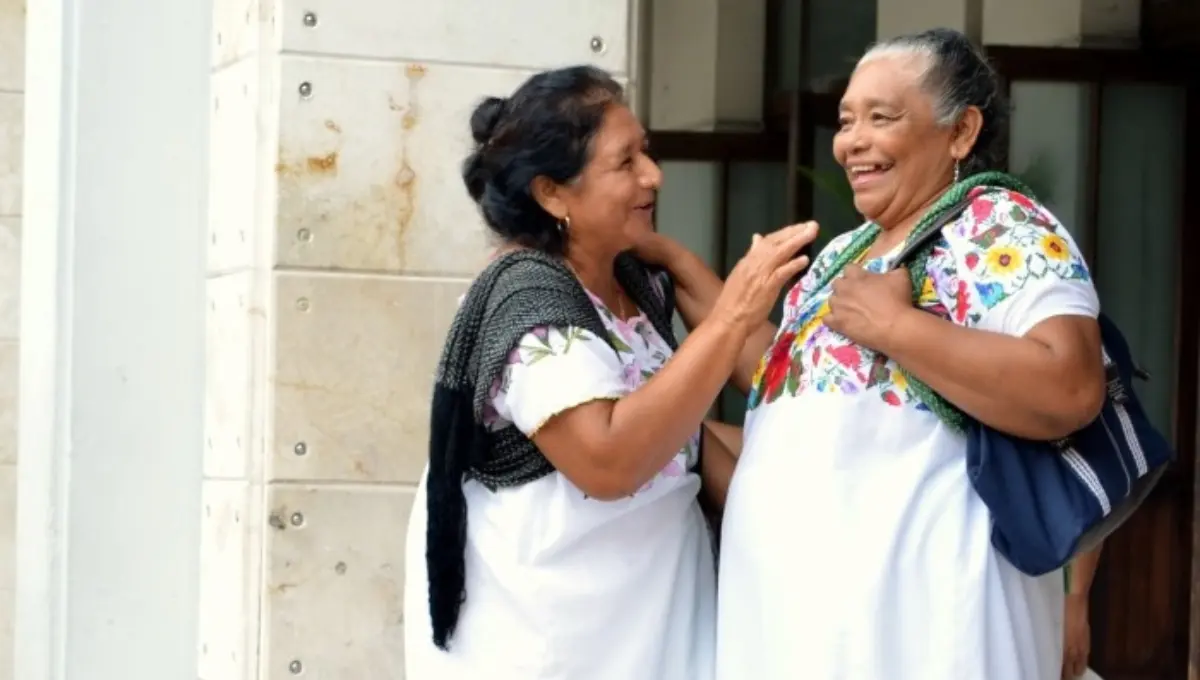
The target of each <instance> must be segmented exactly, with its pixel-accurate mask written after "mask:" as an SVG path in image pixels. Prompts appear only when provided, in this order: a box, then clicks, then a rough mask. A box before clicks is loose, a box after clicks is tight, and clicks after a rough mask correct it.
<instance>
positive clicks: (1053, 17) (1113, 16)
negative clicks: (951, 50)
mask: <svg viewBox="0 0 1200 680" xmlns="http://www.w3.org/2000/svg"><path fill="white" fill-rule="evenodd" d="M983 6H984V11H983V17H984V31H983V40H984V42H985V43H987V44H988V45H1012V46H1020V47H1110V48H1111V47H1137V45H1138V43H1139V33H1140V28H1141V18H1142V15H1141V11H1142V3H1141V2H1140V0H1105V1H1104V2H1093V1H1092V0H1056V1H1055V2H1044V1H1043V0H983Z"/></svg>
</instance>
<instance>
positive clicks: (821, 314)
mask: <svg viewBox="0 0 1200 680" xmlns="http://www.w3.org/2000/svg"><path fill="white" fill-rule="evenodd" d="M826 316H829V299H828V298H826V300H825V301H824V302H822V303H821V306H820V307H819V308H817V311H816V313H815V314H813V315H812V318H811V319H809V320H808V323H806V324H804V325H803V326H801V327H800V329H799V330H797V331H796V344H798V345H800V346H804V343H805V342H808V338H809V337H810V336H811V335H812V334H813V332H814V331H816V330H817V328H818V327H819V326H820V325H821V324H822V323H824V322H825V317H826Z"/></svg>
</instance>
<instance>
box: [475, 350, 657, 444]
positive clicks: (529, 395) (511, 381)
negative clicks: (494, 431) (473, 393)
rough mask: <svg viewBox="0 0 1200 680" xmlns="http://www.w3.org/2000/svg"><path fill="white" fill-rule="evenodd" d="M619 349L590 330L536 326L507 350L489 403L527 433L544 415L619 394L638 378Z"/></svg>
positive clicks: (548, 416)
mask: <svg viewBox="0 0 1200 680" xmlns="http://www.w3.org/2000/svg"><path fill="white" fill-rule="evenodd" d="M627 372H628V371H627V370H626V369H625V368H624V367H623V366H622V364H621V361H620V359H619V358H618V357H617V353H616V352H615V351H614V350H613V348H612V347H611V346H609V345H608V343H606V342H605V341H604V340H602V339H601V338H599V337H597V336H596V335H595V334H594V333H592V332H591V331H588V330H585V329H583V328H577V327H567V328H537V329H534V330H533V331H532V332H530V333H528V334H526V335H525V337H523V338H522V339H521V341H520V342H519V343H518V344H517V347H516V348H515V349H514V350H513V351H512V352H511V353H510V354H509V357H508V363H507V365H506V366H505V369H504V373H503V375H502V376H501V379H500V380H499V381H498V384H497V385H495V386H493V388H492V402H491V406H492V408H493V409H494V411H495V413H496V414H497V415H498V416H499V417H500V418H502V419H504V420H507V421H508V422H511V423H512V424H513V425H515V426H516V427H517V429H519V430H520V431H521V432H522V433H524V434H525V435H526V436H533V435H534V434H535V433H536V432H537V431H538V430H539V429H540V428H541V427H542V426H543V425H545V424H546V422H547V421H548V420H550V419H551V418H553V417H554V416H556V415H558V414H560V413H563V412H564V411H568V410H570V409H572V408H574V407H576V406H579V405H581V404H586V403H588V402H592V401H596V400H598V399H620V398H621V397H623V396H625V395H626V394H629V392H631V391H632V389H633V388H632V385H636V384H637V382H636V381H637V378H638V376H636V375H626V373H627Z"/></svg>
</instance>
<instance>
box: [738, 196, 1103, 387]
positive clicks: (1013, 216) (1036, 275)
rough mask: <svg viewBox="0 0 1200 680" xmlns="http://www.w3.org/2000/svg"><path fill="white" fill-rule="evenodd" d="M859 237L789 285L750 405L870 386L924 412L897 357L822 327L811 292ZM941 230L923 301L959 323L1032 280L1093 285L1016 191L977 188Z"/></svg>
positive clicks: (819, 303)
mask: <svg viewBox="0 0 1200 680" xmlns="http://www.w3.org/2000/svg"><path fill="white" fill-rule="evenodd" d="M865 227H866V225H864V226H863V227H860V229H863V228H865ZM857 233H858V230H855V231H853V232H850V233H848V234H843V235H842V236H839V237H838V238H836V239H834V241H833V242H832V243H830V244H829V246H828V247H826V249H825V250H824V251H823V252H822V253H821V254H820V255H819V256H818V257H817V258H816V261H815V262H814V264H813V266H812V268H811V270H810V271H809V272H808V274H806V275H805V277H804V278H803V279H802V280H801V282H800V283H799V284H797V285H796V286H795V287H794V288H793V289H792V290H791V291H789V293H788V296H787V298H786V303H785V309H784V315H783V316H784V322H783V324H782V325H781V327H780V330H779V333H778V334H777V336H776V338H775V342H774V344H773V346H772V347H771V349H770V350H769V351H768V352H767V354H766V355H765V356H764V357H763V359H762V361H761V362H760V364H759V369H758V375H757V376H756V380H755V383H754V384H755V385H756V388H755V389H753V390H752V391H751V394H750V396H749V399H748V401H747V408H748V409H754V408H757V407H758V406H760V405H762V404H769V403H771V402H773V401H775V400H777V399H779V398H781V397H784V396H796V395H797V394H800V393H802V392H804V391H805V390H806V389H809V388H810V387H811V388H812V389H815V390H817V391H818V392H827V393H838V394H859V393H862V392H872V393H875V394H878V395H879V398H880V399H882V400H883V401H884V402H885V403H887V404H890V405H892V406H906V405H911V406H913V407H914V408H918V409H926V407H925V405H924V404H923V403H921V402H920V400H919V399H917V398H916V396H915V395H913V394H912V392H911V391H910V390H909V388H908V383H907V381H906V380H905V379H904V376H903V375H902V374H901V373H900V371H899V370H897V367H896V365H895V364H894V363H893V362H891V361H889V360H887V359H886V358H885V357H881V356H880V355H878V354H876V353H875V352H872V351H870V350H866V349H863V348H860V347H858V346H857V345H855V344H854V343H852V342H850V341H849V340H848V339H847V338H845V337H843V336H841V335H839V334H838V333H835V332H833V331H831V330H830V329H829V328H827V327H826V326H825V325H824V323H823V321H822V318H823V317H824V316H825V314H826V313H827V312H828V295H829V291H828V290H824V291H812V290H809V287H810V286H811V285H812V284H813V282H814V281H816V280H817V278H819V277H820V276H821V275H822V273H823V272H824V270H825V269H826V268H828V267H829V266H830V265H831V264H832V263H833V262H834V261H835V259H836V258H837V255H838V254H839V253H840V252H841V251H842V250H843V249H844V248H846V247H847V246H848V245H850V242H851V241H852V240H853V237H854V235H855V234H857ZM943 233H944V236H945V240H944V241H943V242H942V243H939V244H938V245H937V246H935V248H934V250H933V252H932V254H931V256H930V258H929V260H928V262H927V269H926V271H927V272H928V274H929V276H928V277H927V278H926V280H925V284H924V286H923V288H922V289H921V293H920V296H919V298H918V303H917V304H918V306H919V307H920V308H921V309H923V310H925V311H927V312H930V313H933V314H937V315H939V316H941V317H943V318H947V319H950V320H952V321H954V322H955V323H958V324H962V325H966V326H971V325H974V324H976V323H978V321H979V320H980V319H981V318H982V316H983V314H984V313H985V312H987V311H988V310H991V309H993V308H995V307H996V306H997V305H999V304H1001V303H1002V302H1004V301H1005V300H1007V299H1009V298H1010V297H1012V296H1013V295H1016V294H1017V293H1019V292H1020V291H1021V290H1022V289H1024V288H1025V287H1026V286H1027V285H1028V284H1029V283H1030V282H1031V281H1037V280H1041V279H1054V280H1061V281H1080V282H1087V281H1090V278H1089V275H1088V271H1087V267H1086V266H1085V264H1084V262H1083V260H1082V258H1081V257H1080V256H1079V254H1078V252H1077V250H1076V249H1075V248H1074V246H1073V244H1072V243H1071V241H1070V239H1069V237H1068V236H1066V235H1065V231H1064V230H1063V229H1062V227H1061V226H1060V225H1059V224H1058V222H1057V221H1056V220H1055V219H1054V217H1053V216H1052V215H1050V213H1049V212H1047V211H1046V210H1045V209H1043V208H1041V207H1039V206H1037V205H1035V204H1034V203H1033V202H1032V201H1030V200H1029V199H1028V198H1027V197H1025V196H1022V195H1020V194H1017V193H1014V192H1009V191H990V192H980V193H979V194H977V196H976V199H975V200H974V201H973V202H972V204H971V206H970V208H969V209H968V210H967V211H966V212H964V214H963V216H962V217H960V218H959V219H958V220H957V221H956V222H954V223H953V224H952V225H950V226H949V227H947V228H946V229H945V231H944V232H943ZM885 262H886V260H885V258H876V259H874V260H871V261H869V262H867V263H865V264H864V267H865V268H866V269H867V270H868V271H874V272H880V271H883V269H884V265H885ZM758 378H761V380H759V379H758Z"/></svg>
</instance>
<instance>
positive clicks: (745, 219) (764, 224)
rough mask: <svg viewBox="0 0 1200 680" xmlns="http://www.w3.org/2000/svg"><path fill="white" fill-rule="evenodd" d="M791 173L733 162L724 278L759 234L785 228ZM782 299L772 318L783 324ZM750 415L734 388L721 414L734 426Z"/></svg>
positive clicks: (779, 166)
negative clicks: (747, 414)
mask: <svg viewBox="0 0 1200 680" xmlns="http://www.w3.org/2000/svg"><path fill="white" fill-rule="evenodd" d="M787 181H788V172H787V164H786V163H732V164H730V166H729V196H728V200H729V203H728V215H729V234H728V237H727V240H726V256H725V263H724V264H725V266H724V268H723V271H722V272H721V273H722V275H724V274H725V273H727V272H728V271H729V270H730V269H732V268H733V266H734V265H735V264H737V262H738V260H740V259H741V257H742V255H744V254H745V253H746V250H747V249H748V248H749V247H750V239H751V237H752V236H753V235H754V234H755V233H760V234H766V233H769V232H772V231H774V230H776V229H778V228H780V227H782V226H784V221H785V220H786V219H787V193H788V186H787ZM782 308H783V305H782V300H781V303H780V304H777V305H776V306H775V310H774V311H772V313H771V318H772V320H774V321H775V322H778V321H779V318H780V313H781V310H782ZM745 412H746V398H745V397H744V396H742V394H741V393H740V392H738V391H737V390H735V389H733V388H729V389H726V390H725V393H724V394H723V396H722V399H721V415H722V417H723V418H724V419H725V420H726V421H727V422H730V423H734V424H740V423H741V422H742V418H743V416H744V415H745Z"/></svg>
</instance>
